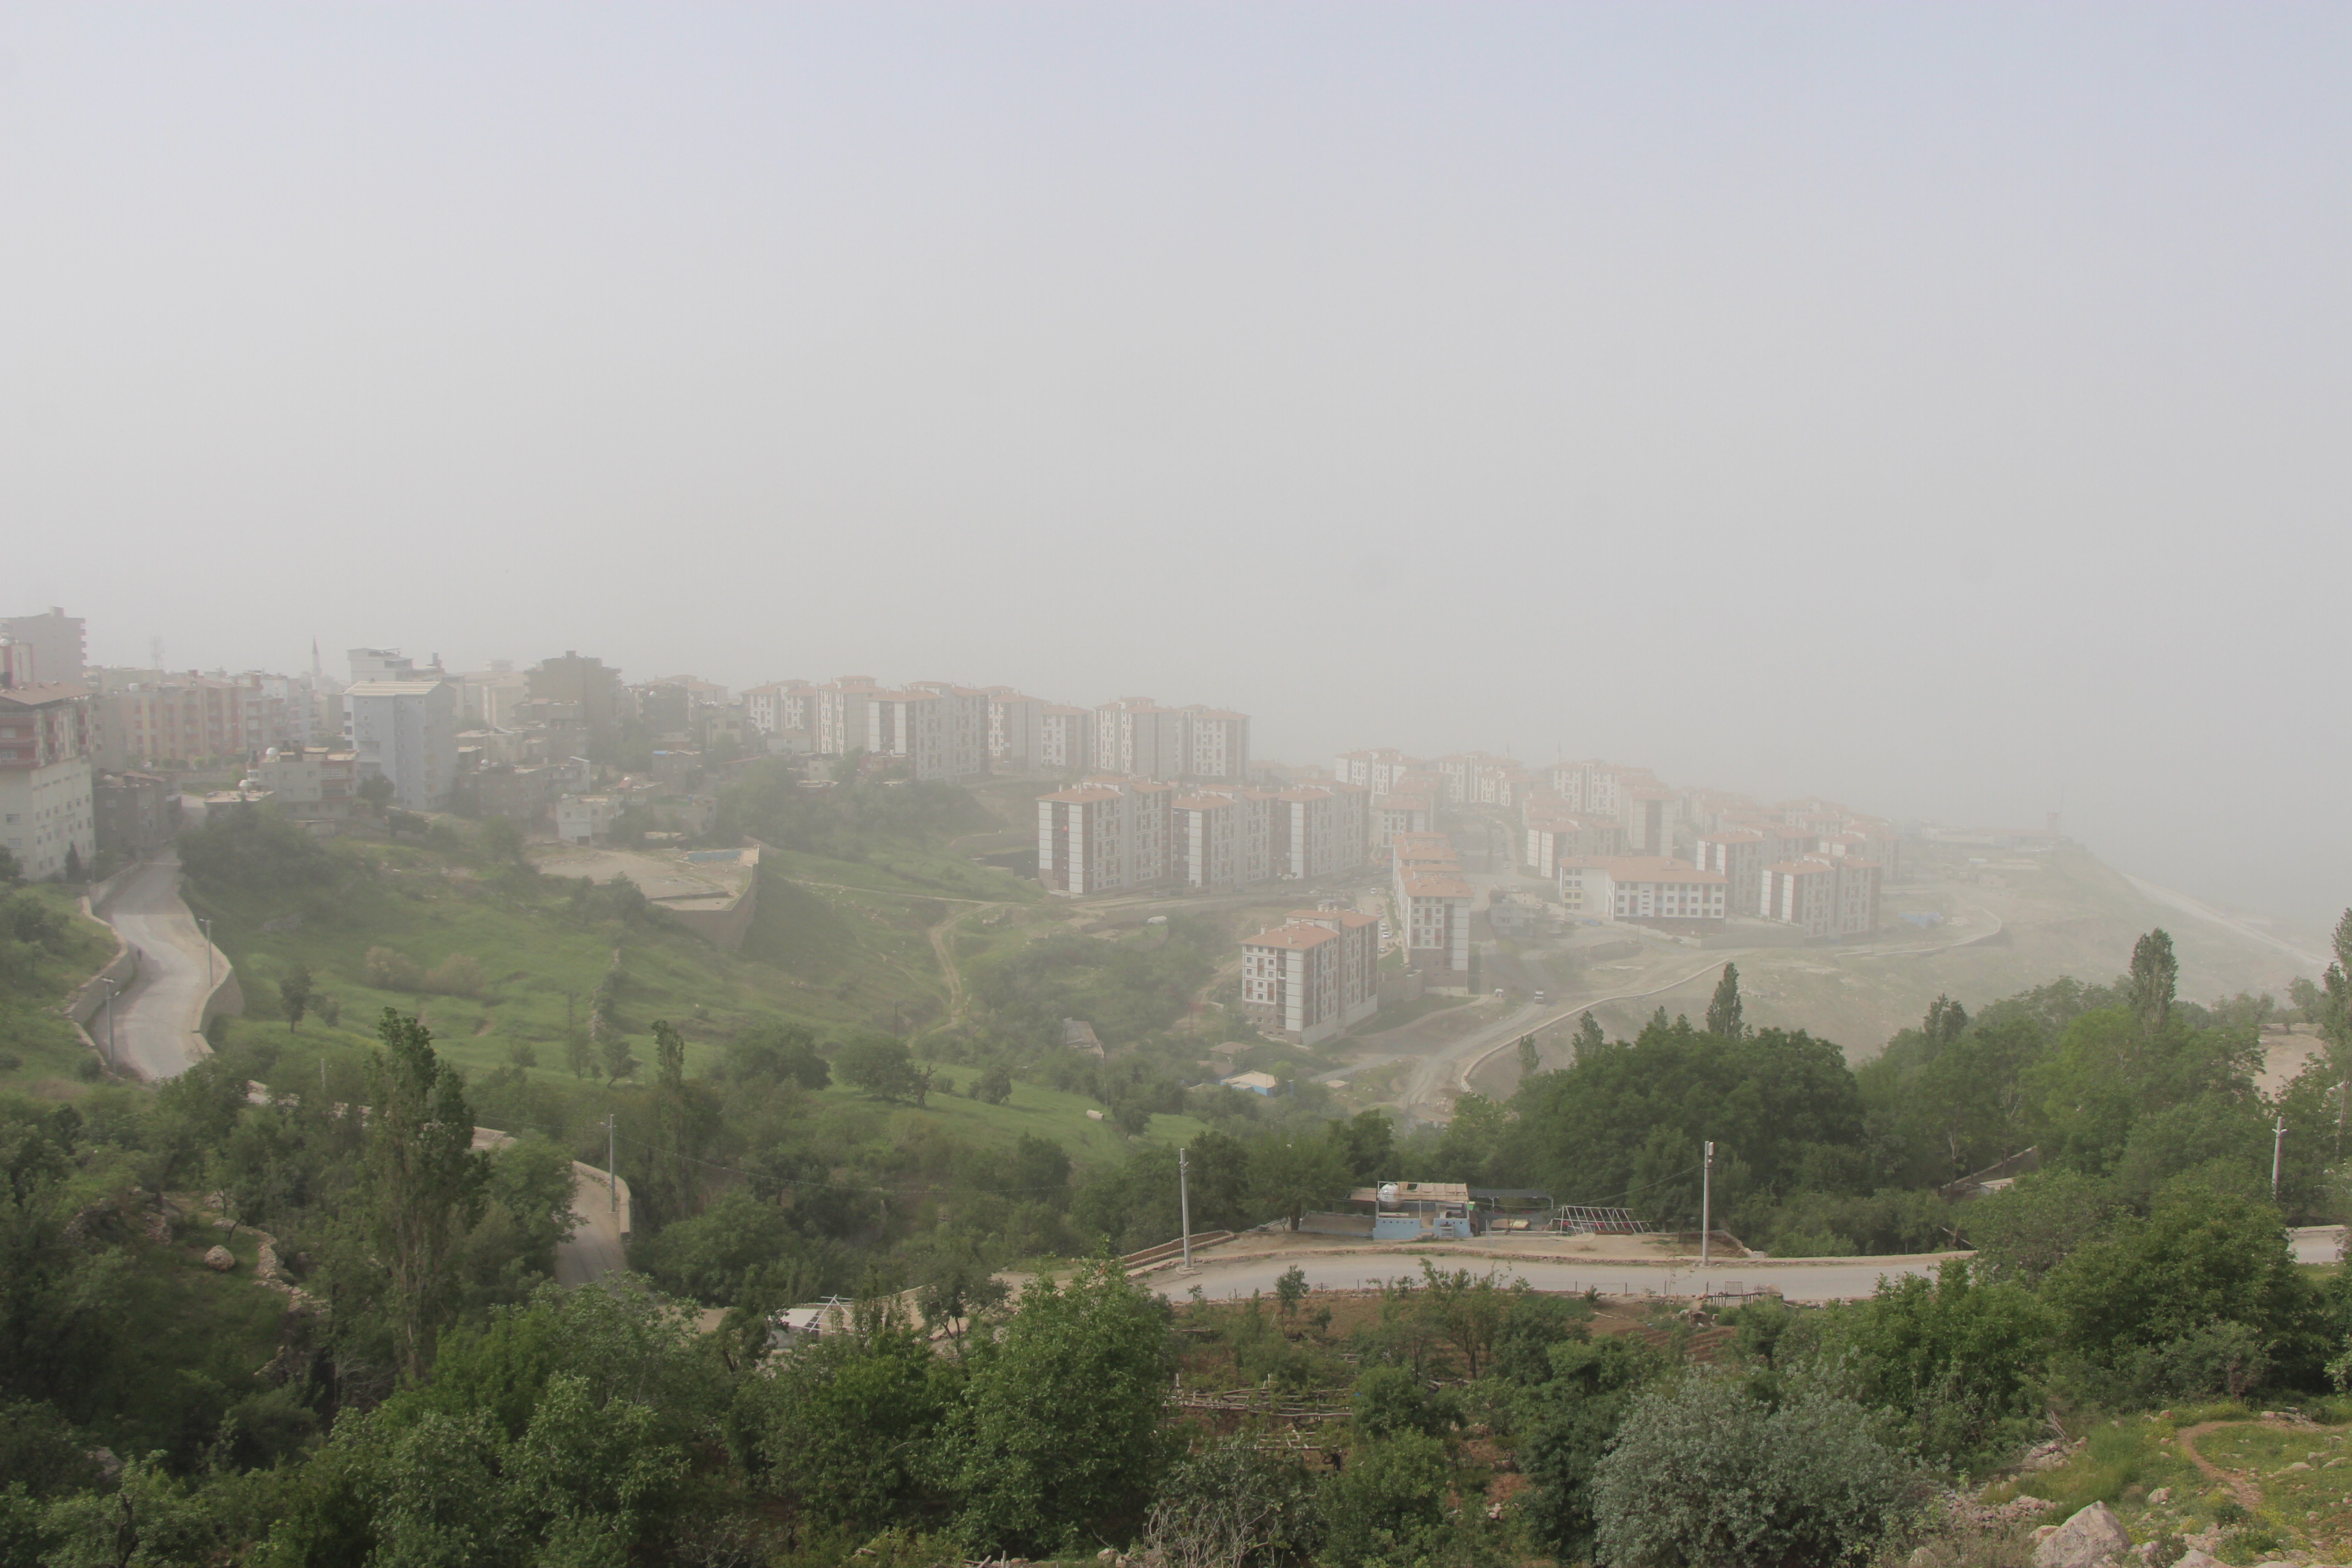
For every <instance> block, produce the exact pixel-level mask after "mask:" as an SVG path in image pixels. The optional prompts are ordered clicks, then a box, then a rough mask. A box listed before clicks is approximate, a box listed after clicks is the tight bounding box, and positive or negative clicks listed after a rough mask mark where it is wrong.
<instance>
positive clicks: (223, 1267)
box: [205, 1247, 236, 1274]
mask: <svg viewBox="0 0 2352 1568" xmlns="http://www.w3.org/2000/svg"><path fill="white" fill-rule="evenodd" d="M205 1268H216V1269H218V1270H220V1271H221V1272H222V1273H223V1274H226V1273H227V1272H228V1271H229V1270H230V1269H232V1268H236V1253H234V1252H231V1251H230V1250H229V1249H228V1248H227V1247H214V1248H213V1249H212V1250H211V1251H210V1252H207V1253H205Z"/></svg>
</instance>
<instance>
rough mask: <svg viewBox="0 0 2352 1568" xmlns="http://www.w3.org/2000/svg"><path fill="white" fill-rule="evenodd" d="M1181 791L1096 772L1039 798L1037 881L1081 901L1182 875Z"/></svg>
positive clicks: (1047, 888) (1151, 781) (1054, 890)
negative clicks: (1178, 858)
mask: <svg viewBox="0 0 2352 1568" xmlns="http://www.w3.org/2000/svg"><path fill="white" fill-rule="evenodd" d="M1175 796H1176V786H1175V785H1173V784H1162V783H1160V782H1159V781H1157V780H1153V779H1135V778H1123V777H1118V776H1116V775H1105V774H1097V775H1096V776H1094V777H1091V778H1088V779H1087V780H1086V781H1085V782H1083V783H1082V784H1079V785H1078V786H1077V787H1076V788H1075V789H1066V790H1056V791H1055V792H1054V793H1053V794H1051V795H1040V796H1038V797H1037V880H1038V881H1039V882H1040V883H1042V884H1043V885H1044V887H1045V889H1046V891H1048V892H1053V893H1063V894H1066V895H1069V896H1071V897H1081V896H1084V895H1086V894H1088V893H1108V892H1114V891H1117V890H1118V889H1122V888H1142V887H1150V886H1152V885H1154V884H1156V883H1160V882H1164V881H1166V880H1168V879H1170V878H1171V877H1172V876H1174V875H1175V874H1176V862H1175Z"/></svg>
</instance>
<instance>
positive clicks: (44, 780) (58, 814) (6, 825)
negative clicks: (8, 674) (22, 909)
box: [0, 617, 98, 881]
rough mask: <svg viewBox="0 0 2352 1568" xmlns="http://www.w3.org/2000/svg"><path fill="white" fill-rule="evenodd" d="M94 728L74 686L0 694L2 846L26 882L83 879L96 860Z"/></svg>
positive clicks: (85, 699)
mask: <svg viewBox="0 0 2352 1568" xmlns="http://www.w3.org/2000/svg"><path fill="white" fill-rule="evenodd" d="M27 618H34V619H37V618H38V617H27ZM77 624H78V623H77ZM92 726H93V719H92V716H91V704H90V697H89V688H88V687H86V686H83V685H81V684H80V683H79V682H77V681H48V682H39V683H36V684H34V685H31V686H20V687H13V688H10V689H6V690H0V845H5V847H6V848H7V850H8V852H9V853H10V854H11V855H13V856H15V857H16V864H17V866H18V867H19V868H21V870H22V871H23V874H24V876H25V877H26V879H27V880H30V881H45V880H47V879H49V878H52V877H62V876H64V875H65V874H66V873H67V871H68V869H78V870H79V871H80V872H81V873H82V875H83V876H84V877H87V876H88V875H89V867H90V866H91V865H92V863H93V862H94V861H95V860H96V859H97V857H98V812H97V807H96V805H95V804H94V802H93V800H92V796H91V789H92V770H91V768H90V742H91V731H92ZM68 856H70V858H71V860H72V862H73V864H72V865H71V866H70V867H69V866H68Z"/></svg>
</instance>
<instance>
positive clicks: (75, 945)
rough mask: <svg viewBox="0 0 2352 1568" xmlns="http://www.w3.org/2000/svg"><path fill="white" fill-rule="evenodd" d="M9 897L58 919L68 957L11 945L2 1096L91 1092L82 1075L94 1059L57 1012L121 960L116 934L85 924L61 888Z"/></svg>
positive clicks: (0, 1045)
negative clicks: (116, 950)
mask: <svg viewBox="0 0 2352 1568" xmlns="http://www.w3.org/2000/svg"><path fill="white" fill-rule="evenodd" d="M10 897H11V899H13V900H22V901H23V902H24V903H26V904H29V905H33V906H36V907H37V908H39V909H40V910H44V911H46V912H47V913H48V914H50V915H52V916H54V917H55V918H56V919H57V920H58V921H59V922H60V923H61V924H62V925H63V927H64V929H65V942H64V951H63V952H49V951H47V950H46V949H44V948H41V947H38V946H36V945H34V944H29V943H13V942H12V943H11V944H10V947H9V952H10V955H11V960H12V961H11V962H10V963H8V964H6V965H5V966H0V1089H16V1090H18V1091H20V1092H25V1093H31V1094H37V1095H41V1096H43V1097H45V1098H66V1097H69V1096H71V1095H73V1094H75V1093H78V1092H79V1090H80V1089H82V1088H83V1087H84V1086H85V1080H84V1079H82V1078H81V1077H80V1074H81V1071H82V1070H83V1064H84V1063H86V1062H88V1061H89V1060H90V1059H91V1058H90V1054H89V1047H87V1046H85V1045H83V1044H82V1043H81V1037H80V1036H79V1035H77V1034H75V1033H74V1027H73V1026H72V1025H71V1024H70V1023H68V1022H67V1021H66V1020H65V1019H64V1018H63V1017H60V1016H58V1013H57V1011H56V1009H57V1007H58V1005H59V1004H60V1003H62V1002H64V1001H65V1000H66V998H67V997H68V996H70V995H72V994H73V993H74V991H75V989H76V988H77V987H79V986H80V985H81V984H83V983H84V982H85V981H87V980H89V977H90V976H91V975H93V974H95V973H98V972H99V971H100V969H103V968H104V967H105V966H106V963H107V961H108V960H109V959H110V958H112V957H113V956H114V933H113V932H112V931H110V930H108V929H107V928H106V927H105V926H103V925H101V924H100V923H99V922H98V921H93V920H89V919H87V918H85V917H84V916H83V915H82V913H81V910H80V907H79V903H78V902H77V900H75V899H74V898H73V897H72V896H71V895H69V894H68V893H67V891H66V890H65V889H63V888H61V887H58V886H56V885H54V884H41V885H37V886H33V887H27V888H20V889H16V891H15V892H14V893H13V894H11V895H10ZM0 940H5V939H0Z"/></svg>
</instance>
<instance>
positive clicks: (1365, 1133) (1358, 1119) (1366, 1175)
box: [1324, 1110, 1396, 1182]
mask: <svg viewBox="0 0 2352 1568" xmlns="http://www.w3.org/2000/svg"><path fill="white" fill-rule="evenodd" d="M1324 1135H1325V1136H1326V1137H1327V1138H1328V1139H1329V1140H1330V1141H1331V1151H1332V1152H1333V1153H1334V1154H1336V1155H1338V1156H1339V1163H1340V1164H1341V1165H1342V1166H1343V1167H1344V1168H1345V1169H1346V1171H1347V1173H1348V1176H1349V1180H1351V1181H1356V1182H1377V1181H1381V1180H1383V1179H1385V1178H1387V1177H1389V1176H1391V1175H1393V1174H1395V1173H1396V1123H1394V1122H1392V1121H1390V1120H1389V1117H1388V1113H1387V1112H1386V1111H1384V1110H1360V1111H1358V1112H1356V1114H1355V1115H1353V1116H1350V1117H1349V1118H1347V1119H1346V1120H1345V1121H1334V1122H1332V1123H1331V1124H1330V1125H1329V1126H1328V1128H1327V1129H1326V1130H1325V1132H1324Z"/></svg>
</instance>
